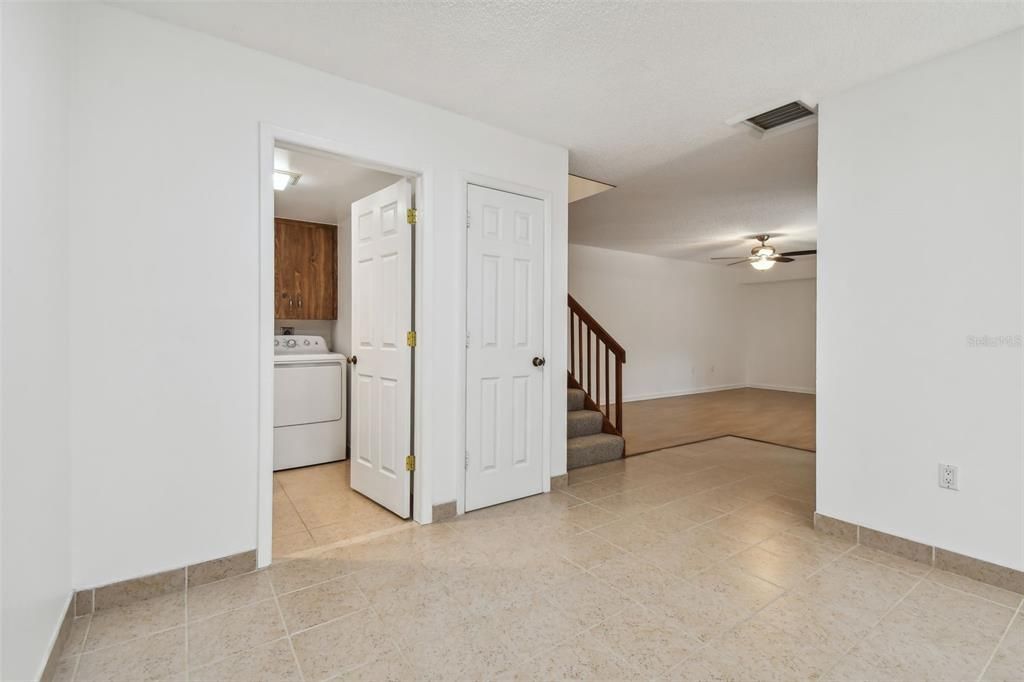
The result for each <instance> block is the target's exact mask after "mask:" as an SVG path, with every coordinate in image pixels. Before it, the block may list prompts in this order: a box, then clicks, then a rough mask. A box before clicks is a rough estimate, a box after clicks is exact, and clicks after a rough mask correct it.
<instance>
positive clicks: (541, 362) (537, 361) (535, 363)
mask: <svg viewBox="0 0 1024 682" xmlns="http://www.w3.org/2000/svg"><path fill="white" fill-rule="evenodd" d="M544 363H545V360H544V358H534V359H533V366H534V367H543V366H544Z"/></svg>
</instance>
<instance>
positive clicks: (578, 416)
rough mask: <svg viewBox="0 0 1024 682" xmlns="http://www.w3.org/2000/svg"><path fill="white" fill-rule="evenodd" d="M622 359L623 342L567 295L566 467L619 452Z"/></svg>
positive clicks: (622, 449) (621, 443)
mask: <svg viewBox="0 0 1024 682" xmlns="http://www.w3.org/2000/svg"><path fill="white" fill-rule="evenodd" d="M613 360H614V365H613ZM625 362H626V351H625V350H623V348H622V346H620V345H619V343H618V342H617V341H616V340H615V339H613V338H612V336H611V334H609V333H608V332H607V331H605V329H604V327H602V326H601V325H600V324H598V323H597V321H596V320H595V319H594V318H593V316H592V315H591V314H590V313H588V312H587V311H586V310H585V309H584V308H583V306H581V305H580V304H579V303H578V302H577V301H576V299H574V298H573V297H572V296H570V297H569V376H568V414H567V420H568V424H567V430H566V436H567V438H568V440H567V442H566V451H567V456H568V468H569V469H577V468H579V467H585V466H590V465H592V464H601V463H602V462H609V461H611V460H613V459H619V458H621V457H623V456H624V453H625V450H626V441H625V440H624V439H623V437H622V365H623V364H624V363H625ZM613 371H614V373H613ZM602 388H603V389H604V390H603V393H602ZM613 396H614V400H613ZM602 399H603V401H602Z"/></svg>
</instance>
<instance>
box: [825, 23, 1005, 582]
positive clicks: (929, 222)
mask: <svg viewBox="0 0 1024 682" xmlns="http://www.w3.org/2000/svg"><path fill="white" fill-rule="evenodd" d="M1022 78H1024V31H1020V30H1018V31H1015V32H1013V33H1010V34H1006V35H1004V36H1002V37H999V38H996V39H994V40H990V41H987V42H984V43H981V44H979V45H976V46H974V47H971V48H969V49H966V50H963V51H960V52H956V53H954V54H951V55H949V56H947V57H944V58H941V59H936V60H933V61H930V62H927V63H924V64H921V65H919V66H916V67H913V68H910V69H907V70H905V71H902V72H900V73H898V74H895V75H892V76H889V77H886V78H883V79H880V80H877V81H874V82H872V83H869V84H866V85H863V86H861V87H858V88H856V89H854V90H851V91H849V92H847V93H845V94H842V95H838V96H835V97H830V98H827V99H825V100H824V101H822V102H821V110H820V123H819V125H820V135H821V140H820V149H819V155H818V158H819V162H818V163H819V175H818V177H819V186H818V202H819V205H818V215H819V233H820V234H819V246H820V249H821V256H820V258H819V298H818V333H819V337H818V338H819V342H818V501H817V508H818V511H819V512H821V513H824V514H827V515H829V516H833V517H836V518H839V519H844V520H846V521H851V522H853V523H858V524H863V525H865V526H868V527H871V528H876V529H878V530H881V531H885V532H889V533H893V534H896V535H899V536H903V537H906V538H910V539H913V540H917V541H920V542H924V543H928V544H934V545H937V546H939V547H943V548H946V549H950V550H953V551H956V552H960V553H963V554H967V555H970V556H973V557H978V558H981V559H985V560H987V561H991V562H994V563H997V564H1002V565H1004V566H1010V567H1013V568H1017V569H1024V480H1022V473H1024V472H1022V451H1024V442H1022V436H1021V423H1022V414H1024V404H1022V369H1024V363H1022V359H1021V354H1022V349H1021V346H1020V343H1019V339H1020V336H1019V335H1020V334H1021V321H1022V286H1024V279H1022V276H1021V263H1022V262H1024V253H1022V240H1021V235H1022V227H1024V198H1022V187H1024V165H1022V162H1024V154H1022V144H1024V136H1022V122H1024V100H1022V96H1024V92H1022V87H1024V81H1022ZM851 244H854V245H856V246H857V247H858V248H849V247H850V245H851ZM866 255H869V256H870V258H866V257H865V256H866ZM986 335H988V336H991V337H1001V336H1014V335H1017V336H1016V343H1014V342H1013V341H1011V342H1010V343H1009V344H1002V345H996V346H981V347H979V346H972V345H971V344H970V342H969V337H971V336H977V337H984V336H986ZM940 462H943V463H947V464H954V465H957V466H958V467H959V468H960V488H961V489H960V491H958V492H952V491H948V490H942V489H940V488H939V487H938V485H937V466H938V463H940Z"/></svg>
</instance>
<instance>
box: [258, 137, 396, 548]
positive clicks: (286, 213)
mask: <svg viewBox="0 0 1024 682" xmlns="http://www.w3.org/2000/svg"><path fill="white" fill-rule="evenodd" d="M273 182H274V325H275V328H274V475H273V477H274V494H273V556H274V558H275V559H278V558H282V557H287V556H291V555H293V554H296V553H300V552H303V551H305V550H308V549H311V548H314V547H319V546H323V545H331V544H336V543H340V542H345V541H350V540H351V541H354V540H356V539H359V538H365V537H366V536H368V535H373V534H377V533H383V532H388V531H389V530H391V529H395V528H397V527H398V526H400V525H402V524H404V523H408V521H406V518H404V517H408V513H407V512H405V509H404V508H402V506H401V505H399V506H397V507H396V506H395V505H391V506H392V509H389V508H387V507H386V506H384V504H387V503H388V500H387V499H383V498H381V497H380V495H378V494H376V492H375V491H376V489H377V488H378V487H380V486H379V484H378V482H377V480H376V479H378V478H381V477H385V478H387V477H389V476H392V475H394V474H396V472H397V471H398V470H399V468H400V467H399V465H400V464H402V463H404V454H401V453H404V452H406V451H407V448H406V447H405V444H404V443H403V439H406V442H407V439H408V438H409V434H408V430H407V429H404V432H403V429H402V428H401V420H398V421H395V420H393V419H388V417H387V415H388V414H389V413H393V412H394V411H395V409H396V408H398V411H399V412H402V411H404V412H405V413H406V414H407V413H408V411H409V409H410V407H409V406H405V407H399V406H395V405H391V404H389V399H390V398H391V397H393V395H395V392H394V391H390V390H388V389H389V387H393V386H395V385H396V380H393V377H391V376H390V375H391V374H394V373H395V372H394V371H388V367H387V366H388V365H389V364H390V365H393V366H396V367H392V368H391V369H392V370H394V369H397V371H398V374H400V375H403V376H404V377H405V381H406V383H407V382H408V381H409V376H410V375H409V372H410V371H411V370H410V369H409V366H410V365H411V355H410V352H411V349H410V348H409V347H408V346H407V345H406V344H405V337H406V334H407V331H406V330H405V329H404V328H403V329H402V330H400V331H399V330H397V329H391V327H394V326H395V325H396V324H398V323H399V322H400V320H397V319H395V316H394V315H388V314H386V311H388V310H393V309H394V308H395V307H396V306H398V307H402V308H404V309H405V311H408V314H409V315H411V307H412V297H411V288H412V283H411V270H412V263H411V258H410V256H409V253H410V251H411V239H410V237H409V234H410V233H411V231H412V230H413V229H414V226H413V225H411V224H409V223H408V222H407V220H406V214H407V210H406V209H407V208H411V205H412V199H413V197H412V194H413V190H414V185H415V182H414V180H413V179H412V178H406V177H403V176H400V175H396V174H392V173H387V172H383V171H381V170H376V169H372V168H367V167H365V166H361V165H358V164H356V163H354V162H352V161H349V160H348V159H344V158H341V157H338V156H334V155H331V154H327V153H322V152H319V151H316V150H310V149H305V148H290V147H284V146H278V147H277V148H275V150H274V178H273ZM403 206H405V208H403ZM353 223H355V224H356V232H357V235H356V240H355V241H356V247H355V250H356V251H355V258H353V234H352V232H353V227H352V226H353ZM399 229H400V230H402V231H404V233H405V234H401V233H400V232H399ZM389 235H390V237H389ZM389 239H390V240H396V239H397V240H398V241H399V242H401V243H400V244H399V245H398V246H399V248H390V245H389V243H388V242H389ZM406 242H407V243H406ZM403 245H404V246H406V248H401V247H402V246H403ZM353 264H356V265H353ZM353 270H356V271H357V274H356V277H355V278H353ZM356 297H358V299H359V300H358V301H356V300H355V299H356ZM403 312H404V311H403ZM353 315H356V316H358V321H357V322H356V324H355V325H353ZM387 318H390V319H387ZM402 325H404V322H402ZM410 329H411V326H410ZM354 331H355V334H354ZM360 334H361V336H358V335H360ZM399 336H400V337H401V339H402V344H397V343H390V342H389V338H390V339H391V340H393V339H394V338H397V337H399ZM389 355H390V356H394V357H389ZM360 361H362V363H363V364H362V365H359V364H358V363H360ZM357 367H358V368H359V371H358V372H357V371H356V368H357ZM353 376H355V377H357V380H356V382H357V383H358V384H359V385H358V387H356V388H355V389H353V379H352V377H353ZM353 390H354V391H355V395H356V400H355V403H356V404H355V405H353V404H352V403H353V400H352V398H353ZM353 424H362V425H363V428H362V429H353ZM385 431H387V432H386V433H385ZM353 439H355V441H356V445H355V450H356V451H357V454H358V452H363V453H364V455H363V456H362V457H361V458H357V460H358V461H359V462H362V464H363V466H362V467H361V468H360V466H359V464H356V465H355V466H356V471H355V472H353V469H352V467H353V458H352V455H353ZM382 455H383V456H384V457H383V459H382ZM388 456H390V457H388ZM398 460H403V461H401V462H400V461H398ZM382 462H383V463H382ZM388 462H390V463H388ZM403 473H404V472H403ZM371 498H373V499H371ZM374 500H377V501H374ZM378 502H382V503H384V504H378ZM404 502H405V503H406V504H407V503H408V500H405V501H404ZM396 512H397V513H396ZM403 512H405V513H403Z"/></svg>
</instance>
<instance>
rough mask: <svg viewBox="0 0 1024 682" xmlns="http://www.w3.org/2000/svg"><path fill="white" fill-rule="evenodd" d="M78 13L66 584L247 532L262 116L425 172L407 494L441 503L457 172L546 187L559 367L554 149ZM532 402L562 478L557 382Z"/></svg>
mask: <svg viewBox="0 0 1024 682" xmlns="http://www.w3.org/2000/svg"><path fill="white" fill-rule="evenodd" d="M76 10H77V15H76V18H75V35H74V36H73V41H72V44H73V46H74V48H73V54H72V57H73V64H74V71H73V76H74V84H75V87H74V90H73V91H72V98H71V140H72V163H71V170H70V173H71V180H72V182H71V187H72V190H71V202H72V204H71V210H72V212H73V214H74V215H75V220H76V224H75V231H74V233H73V235H72V239H71V280H72V298H71V310H72V316H71V336H72V344H71V348H72V351H71V352H72V361H71V365H72V405H73V411H72V415H73V417H72V432H73V434H74V439H73V444H74V445H73V447H74V458H73V461H74V481H75V495H74V502H73V505H74V506H73V508H74V517H73V518H74V533H73V537H74V557H75V571H74V584H75V586H76V587H89V586H92V585H99V584H105V583H109V582H112V581H116V580H121V579H124V578H131V577H135V576H139V575H145V574H147V573H153V572H156V571H161V570H165V569H169V568H173V567H176V566H182V565H184V564H189V563H194V562H198V561H205V560H208V559H213V558H216V557H222V556H225V555H229V554H233V553H235V552H241V551H247V550H250V549H252V548H253V547H254V546H255V545H256V506H257V466H256V456H257V437H258V433H259V430H258V424H257V418H258V405H257V395H258V393H257V378H258V370H259V361H258V357H257V334H258V331H259V329H258V314H259V310H258V282H259V271H258V268H259V254H258V241H257V237H258V221H259V203H258V186H259V185H258V152H259V147H258V142H259V137H258V134H259V124H260V123H261V122H266V123H272V124H274V125H277V126H280V127H283V128H286V129H289V130H295V131H301V132H303V133H306V134H310V135H315V136H318V137H321V138H327V139H330V140H333V141H334V142H335V143H337V144H338V145H340V146H341V147H342V148H344V149H346V150H351V152H350V153H351V155H352V156H353V157H356V158H363V159H376V160H382V161H387V162H389V163H392V164H394V165H395V166H398V167H400V168H405V169H411V170H417V169H423V170H425V171H426V174H425V176H424V196H423V204H422V205H421V209H422V211H423V216H424V218H425V224H426V229H429V230H430V231H431V238H432V239H431V241H430V243H429V246H428V248H427V250H425V252H424V254H423V258H424V272H423V275H424V278H425V280H426V283H427V285H426V287H425V290H424V291H423V292H422V294H423V296H424V297H425V299H426V300H427V301H430V302H431V303H432V305H433V310H434V311H435V313H436V315H435V316H434V317H433V318H431V319H424V320H421V321H420V331H421V337H420V338H421V341H420V346H419V348H418V349H417V352H418V353H419V354H420V358H421V359H422V360H423V369H424V372H425V373H426V376H425V377H424V382H425V385H426V386H429V391H430V399H429V400H427V401H426V408H425V413H424V414H422V415H421V417H422V419H417V423H418V424H419V426H420V429H421V436H422V445H423V447H422V450H421V452H420V453H419V454H420V455H421V456H422V457H423V460H422V461H424V462H425V463H429V467H428V466H426V465H424V467H423V468H422V471H418V472H417V474H418V477H419V478H420V480H421V482H422V483H423V485H424V486H425V487H426V490H427V491H429V492H428V495H425V496H421V497H420V498H418V499H417V501H416V503H417V505H418V506H419V507H420V508H421V509H422V508H423V507H427V508H428V509H429V506H430V505H431V504H435V503H443V502H448V501H451V500H454V499H456V496H457V493H458V490H457V486H458V481H459V472H460V470H461V467H462V451H463V438H464V433H465V431H464V412H462V411H461V409H460V408H461V405H462V401H461V396H462V395H463V391H464V383H463V378H462V376H461V374H460V371H459V369H458V368H459V367H461V366H463V363H462V357H463V353H464V351H465V343H464V338H465V337H464V328H463V325H462V323H461V307H460V305H459V304H458V302H459V301H462V300H463V296H464V284H463V280H462V274H461V273H462V272H463V270H464V260H463V259H464V255H463V254H464V251H463V249H462V246H461V245H462V244H463V243H464V241H463V240H464V239H465V229H464V228H462V229H460V226H461V225H463V224H464V220H463V217H462V215H463V214H462V211H463V209H464V204H460V196H461V194H460V192H461V187H460V174H461V173H473V174H476V175H478V176H486V177H491V178H496V179H498V180H502V181H505V182H512V183H518V184H519V185H522V186H528V187H534V188H537V189H540V190H542V191H545V192H547V193H549V195H550V197H551V202H552V211H553V213H552V233H551V249H552V250H551V254H550V257H551V264H552V265H551V271H550V273H549V276H550V278H551V280H550V281H551V298H550V301H549V305H550V306H551V311H552V315H553V317H552V320H551V324H552V327H551V329H552V348H551V355H550V356H549V363H550V366H551V370H552V376H559V374H560V372H561V371H564V367H565V348H566V343H565V336H564V334H565V328H564V324H562V320H563V319H564V318H563V311H564V309H565V295H566V221H567V209H566V206H567V204H566V201H567V200H566V195H567V183H566V175H567V173H568V154H567V152H566V150H565V149H562V148H559V147H555V146H552V145H548V144H543V143H540V142H535V141H532V140H529V139H526V138H523V137H520V136H517V135H514V134H511V133H508V132H505V131H502V130H498V129H496V128H493V127H490V126H486V125H483V124H481V123H478V122H475V121H473V120H471V119H468V118H465V117H462V116H458V115H455V114H452V113H450V112H446V111H442V110H439V109H435V108H432V107H429V106H426V105H423V104H420V103H417V102H413V101H410V100H407V99H403V98H401V97H397V96H395V95H392V94H389V93H386V92H383V91H380V90H375V89H373V88H370V87H367V86H363V85H359V84H356V83H352V82H350V81H345V80H343V79H340V78H336V77H334V76H330V75H328V74H325V73H323V72H320V71H316V70H314V69H310V68H307V67H304V66H300V65H297V64H295V63H291V62H288V61H285V60H282V59H279V58H276V57H272V56H270V55H267V54H264V53H260V52H256V51H253V50H249V49H247V48H243V47H240V46H237V45H233V44H230V43H227V42H224V41H221V40H218V39H215V38H212V37H210V36H206V35H203V34H200V33H197V32H193V31H189V30H185V29H181V28H178V27H174V26H171V25H169V24H165V23H161V22H158V21H154V20H151V19H148V18H144V17H141V16H139V15H137V14H134V13H132V12H130V11H128V10H125V9H121V8H115V7H111V6H106V5H92V4H90V5H86V6H79V7H76ZM98 330H99V331H102V333H101V334H100V333H97V331H98ZM109 339H118V340H119V342H118V343H109V342H108V340H109ZM211 339H214V340H215V341H214V342H211ZM548 399H549V407H550V412H549V414H548V420H549V428H550V438H551V443H552V472H551V473H552V474H558V473H561V472H564V470H565V390H564V386H563V384H562V383H561V382H559V381H553V382H551V390H550V393H549V394H548ZM425 498H427V499H425Z"/></svg>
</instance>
